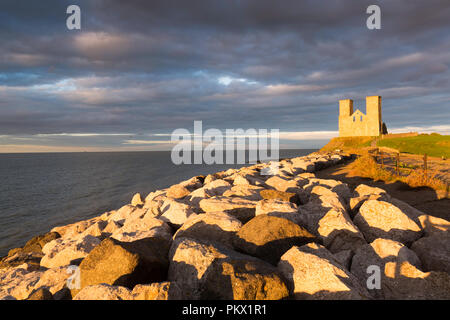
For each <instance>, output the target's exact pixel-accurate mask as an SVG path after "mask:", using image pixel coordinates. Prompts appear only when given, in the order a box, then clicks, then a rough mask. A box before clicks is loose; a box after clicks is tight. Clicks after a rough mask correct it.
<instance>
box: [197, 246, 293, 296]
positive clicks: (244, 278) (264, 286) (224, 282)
mask: <svg viewBox="0 0 450 320" xmlns="http://www.w3.org/2000/svg"><path fill="white" fill-rule="evenodd" d="M288 296H289V292H288V289H287V287H286V284H285V283H284V281H283V280H282V276H281V274H280V273H279V272H278V271H277V270H276V269H275V268H274V267H272V266H270V265H268V264H266V263H264V262H262V261H258V260H256V259H249V258H247V257H245V256H243V255H236V254H235V255H232V256H230V257H227V258H225V259H216V260H214V261H213V262H212V264H211V266H210V267H209V268H208V269H207V271H206V272H205V275H204V284H203V286H202V290H201V293H200V299H218V300H280V299H284V298H287V297H288Z"/></svg>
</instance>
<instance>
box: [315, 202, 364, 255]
mask: <svg viewBox="0 0 450 320" xmlns="http://www.w3.org/2000/svg"><path fill="white" fill-rule="evenodd" d="M314 231H315V233H316V234H317V235H318V237H319V238H320V239H321V240H322V242H323V244H324V246H325V247H326V248H327V249H328V250H330V251H331V252H332V253H336V252H339V251H342V250H351V251H353V252H354V251H355V250H356V249H357V248H358V247H360V246H362V245H365V244H367V242H366V240H365V239H364V236H363V235H362V233H361V232H360V231H359V230H358V228H356V226H355V225H354V224H353V222H352V220H351V219H350V217H349V216H348V214H347V213H346V212H345V211H339V210H335V209H331V210H329V211H328V212H327V213H326V214H325V215H324V216H323V217H322V218H320V220H319V222H318V224H317V229H315V230H314Z"/></svg>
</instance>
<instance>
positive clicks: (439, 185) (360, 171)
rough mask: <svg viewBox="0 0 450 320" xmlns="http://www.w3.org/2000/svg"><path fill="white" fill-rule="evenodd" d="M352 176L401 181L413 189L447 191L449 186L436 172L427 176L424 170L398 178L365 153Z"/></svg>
mask: <svg viewBox="0 0 450 320" xmlns="http://www.w3.org/2000/svg"><path fill="white" fill-rule="evenodd" d="M350 170H351V172H352V174H354V175H358V176H361V177H364V178H370V179H373V180H382V181H384V182H395V181H401V182H404V183H406V184H408V185H409V186H411V187H430V188H432V189H434V190H446V188H447V186H446V185H445V183H444V182H442V181H441V180H440V179H438V178H436V172H430V171H428V174H427V176H426V175H425V173H424V171H423V170H422V169H414V170H411V171H410V173H409V175H407V176H397V175H395V174H394V173H392V172H391V171H389V170H386V169H382V168H381V167H380V165H379V164H378V163H377V162H376V161H375V158H374V157H373V156H372V155H370V154H368V153H363V154H362V155H361V156H360V157H358V158H357V159H356V160H355V161H354V162H353V163H352V164H351V165H350Z"/></svg>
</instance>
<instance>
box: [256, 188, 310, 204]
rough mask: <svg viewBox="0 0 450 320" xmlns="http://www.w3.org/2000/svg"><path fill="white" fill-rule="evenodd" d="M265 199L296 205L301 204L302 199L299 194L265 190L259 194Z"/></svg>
mask: <svg viewBox="0 0 450 320" xmlns="http://www.w3.org/2000/svg"><path fill="white" fill-rule="evenodd" d="M259 194H260V195H261V197H262V198H263V199H267V200H270V199H278V200H283V201H290V202H292V203H295V204H300V202H301V201H300V197H299V196H298V194H297V193H293V192H284V191H278V190H271V189H265V190H261V191H260V192H259Z"/></svg>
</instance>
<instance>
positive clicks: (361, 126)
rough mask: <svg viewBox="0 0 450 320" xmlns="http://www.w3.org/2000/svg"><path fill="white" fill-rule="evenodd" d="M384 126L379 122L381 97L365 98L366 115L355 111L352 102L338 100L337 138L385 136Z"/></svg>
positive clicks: (349, 100)
mask: <svg viewBox="0 0 450 320" xmlns="http://www.w3.org/2000/svg"><path fill="white" fill-rule="evenodd" d="M386 133H387V128H386V125H385V124H384V123H383V121H382V120H381V97H380V96H371V97H366V114H364V113H363V112H361V111H360V110H359V109H356V111H355V112H353V100H351V99H345V100H339V136H340V137H352V136H379V135H381V134H386Z"/></svg>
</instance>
